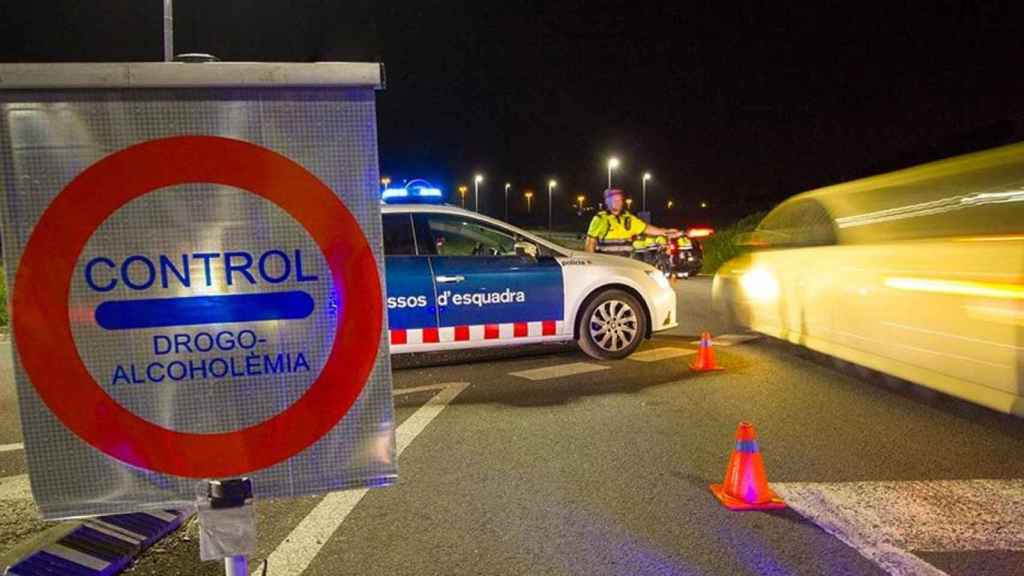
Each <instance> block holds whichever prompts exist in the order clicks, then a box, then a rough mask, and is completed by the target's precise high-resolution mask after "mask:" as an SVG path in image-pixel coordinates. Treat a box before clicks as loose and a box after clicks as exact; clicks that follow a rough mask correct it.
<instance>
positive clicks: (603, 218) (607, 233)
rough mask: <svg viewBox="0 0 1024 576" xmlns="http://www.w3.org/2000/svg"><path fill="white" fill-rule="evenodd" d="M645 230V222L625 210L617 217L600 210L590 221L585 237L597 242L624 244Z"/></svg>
mask: <svg viewBox="0 0 1024 576" xmlns="http://www.w3.org/2000/svg"><path fill="white" fill-rule="evenodd" d="M646 229H647V223H646V222H644V221H643V220H641V219H639V218H637V217H636V216H634V215H632V214H630V213H629V212H627V211H625V210H623V211H622V212H621V213H620V214H617V215H615V214H612V213H610V212H607V211H605V210H602V211H601V212H598V213H597V214H595V215H594V218H593V220H591V221H590V228H589V229H588V230H587V236H590V237H591V238H594V239H596V240H597V241H598V242H625V241H631V240H633V239H634V238H635V237H637V236H639V235H641V234H643V233H644V230H646Z"/></svg>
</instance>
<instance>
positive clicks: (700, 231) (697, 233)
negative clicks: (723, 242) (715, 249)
mask: <svg viewBox="0 0 1024 576" xmlns="http://www.w3.org/2000/svg"><path fill="white" fill-rule="evenodd" d="M714 233H715V229H714V228H690V229H689V230H687V231H686V237H687V238H707V237H708V236H711V235H712V234H714Z"/></svg>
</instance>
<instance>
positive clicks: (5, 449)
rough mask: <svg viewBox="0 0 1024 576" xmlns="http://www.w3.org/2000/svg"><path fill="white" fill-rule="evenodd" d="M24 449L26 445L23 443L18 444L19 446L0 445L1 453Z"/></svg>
mask: <svg viewBox="0 0 1024 576" xmlns="http://www.w3.org/2000/svg"><path fill="white" fill-rule="evenodd" d="M24 449H25V445H24V444H22V443H21V442H18V443H17V444H0V452H16V451H18V450H24Z"/></svg>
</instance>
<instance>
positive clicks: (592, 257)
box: [382, 186, 677, 359]
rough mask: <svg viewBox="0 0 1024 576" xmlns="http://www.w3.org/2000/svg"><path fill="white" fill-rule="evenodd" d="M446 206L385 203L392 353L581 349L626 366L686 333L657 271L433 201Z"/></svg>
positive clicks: (425, 194) (415, 193)
mask: <svg viewBox="0 0 1024 576" xmlns="http://www.w3.org/2000/svg"><path fill="white" fill-rule="evenodd" d="M440 197H441V193H440V191H438V190H437V189H434V188H430V187H425V186H420V187H418V188H416V187H414V188H413V189H412V190H410V189H409V188H408V187H407V188H403V189H397V190H386V191H385V193H384V205H383V206H382V222H383V228H384V254H385V261H386V262H385V263H386V270H387V307H388V322H389V326H390V330H391V333H390V338H391V351H392V353H396V354H402V353H410V352H428V351H438V350H453V349H468V348H478V347H489V346H508V345H516V344H531V343H539V342H564V341H570V340H576V341H578V342H579V345H580V347H581V348H582V349H583V351H584V352H586V353H587V354H588V355H590V356H592V357H594V358H598V359H617V358H624V357H626V356H628V355H629V354H631V353H632V352H633V351H634V350H636V348H637V346H639V345H640V343H641V342H642V341H643V340H644V339H645V338H648V337H650V336H651V334H652V333H653V332H657V331H660V330H666V329H669V328H673V327H675V326H676V325H677V318H676V295H675V292H674V291H673V290H672V288H671V287H670V286H669V284H668V281H667V280H665V277H664V276H663V274H662V273H661V272H659V271H658V270H657V269H655V268H654V267H652V266H650V265H647V264H644V263H642V262H638V261H636V260H631V259H628V258H623V257H620V256H610V255H603V254H591V253H586V252H579V251H575V250H569V249H567V248H563V247H561V246H558V245H557V244H553V243H551V242H548V241H547V240H544V239H543V238H539V237H537V236H535V235H533V234H530V233H529V232H526V231H524V230H521V229H519V228H516V227H514V226H511V225H509V224H506V223H504V222H501V221H499V220H495V219H493V218H488V217H487V216H484V215H481V214H477V213H474V212H470V211H467V210H463V209H460V208H456V207H454V206H449V205H444V204H434V203H431V202H426V201H425V200H437V201H440Z"/></svg>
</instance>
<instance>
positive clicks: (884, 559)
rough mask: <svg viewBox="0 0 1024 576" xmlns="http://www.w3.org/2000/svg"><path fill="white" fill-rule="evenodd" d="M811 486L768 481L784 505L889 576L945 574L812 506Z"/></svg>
mask: <svg viewBox="0 0 1024 576" xmlns="http://www.w3.org/2000/svg"><path fill="white" fill-rule="evenodd" d="M813 486H814V485H813V484H808V483H802V482H782V483H774V482H773V483H772V489H773V490H775V492H776V493H778V494H779V495H780V496H781V497H782V499H783V500H785V501H786V505H787V506H789V507H790V508H792V509H793V510H795V511H796V512H797V513H798V514H800V515H801V516H803V517H804V518H807V519H808V520H810V521H811V522H813V523H814V525H815V526H817V527H818V528H820V529H821V530H824V531H825V532H826V533H828V534H831V535H832V536H834V537H836V538H837V539H839V540H840V541H841V542H843V543H844V544H846V545H847V546H849V547H850V548H853V549H854V550H856V551H857V553H858V554H860V555H861V556H863V557H864V558H867V559H868V560H870V561H871V562H872V563H874V564H875V565H876V566H878V567H879V568H881V569H882V570H884V571H886V572H887V573H889V574H891V575H892V576H949V574H948V573H946V572H943V571H942V570H939V569H938V568H936V567H935V566H932V565H931V564H929V563H928V562H925V561H924V560H923V559H921V558H920V557H918V556H915V555H914V554H913V553H911V552H909V551H907V550H903V549H902V548H897V547H896V546H893V545H892V544H887V543H885V542H880V541H873V540H872V539H871V538H869V537H865V535H863V534H861V533H860V532H859V531H858V530H856V529H854V528H853V527H851V526H848V525H847V524H846V522H844V521H843V520H842V519H841V518H840V517H839V516H838V515H836V514H834V513H833V512H832V507H831V506H828V505H818V506H816V505H815V504H816V502H815V500H816V498H815V495H816V494H815V492H814V491H813Z"/></svg>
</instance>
